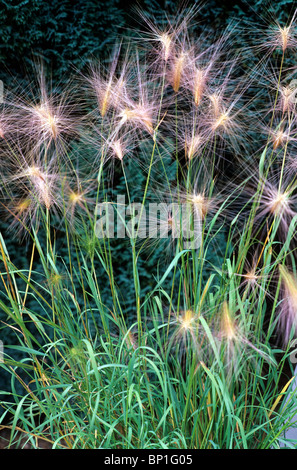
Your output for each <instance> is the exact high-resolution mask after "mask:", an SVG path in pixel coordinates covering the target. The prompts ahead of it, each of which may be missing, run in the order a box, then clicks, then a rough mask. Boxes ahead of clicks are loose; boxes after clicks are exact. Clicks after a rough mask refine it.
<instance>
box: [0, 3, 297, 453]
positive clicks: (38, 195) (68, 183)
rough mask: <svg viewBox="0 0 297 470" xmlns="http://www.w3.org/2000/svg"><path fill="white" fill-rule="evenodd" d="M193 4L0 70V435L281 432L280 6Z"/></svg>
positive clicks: (285, 174)
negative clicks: (221, 24)
mask: <svg viewBox="0 0 297 470" xmlns="http://www.w3.org/2000/svg"><path fill="white" fill-rule="evenodd" d="M199 17H200V9H199V8H192V9H188V10H186V11H183V12H180V14H179V15H177V16H176V17H175V18H173V19H170V18H169V19H168V20H166V21H164V22H163V24H162V23H160V24H158V22H157V21H155V20H154V19H152V18H150V17H149V16H148V15H147V14H146V13H143V12H140V19H141V21H142V22H143V29H144V31H143V32H141V33H139V37H135V38H134V39H133V38H132V39H131V40H129V44H127V41H126V40H125V41H121V42H120V45H115V47H114V50H113V52H112V53H111V56H110V60H109V61H107V63H104V61H102V60H100V62H98V63H96V61H95V60H94V62H93V63H91V64H90V67H89V69H88V70H87V71H86V70H85V71H84V73H81V74H80V75H79V76H78V77H71V85H69V87H68V88H67V90H62V91H61V90H60V89H57V90H56V89H55V87H54V86H53V84H51V83H50V81H48V79H47V72H46V70H45V68H44V67H41V66H40V67H39V71H38V74H37V75H38V76H37V78H36V81H35V82H32V87H31V90H32V91H30V93H27V91H26V90H25V91H23V92H20V90H19V89H18V88H17V89H12V90H9V89H8V88H7V90H5V96H4V101H3V104H1V111H0V158H1V167H0V180H1V186H0V189H1V191H0V196H1V198H0V204H1V219H2V221H4V222H3V230H2V232H1V234H0V265H1V269H0V285H1V288H0V308H1V317H0V319H1V340H2V341H3V346H4V347H3V358H1V359H2V360H1V362H0V367H1V370H3V372H4V373H5V374H6V376H7V377H8V378H9V381H10V391H9V392H5V393H4V392H3V393H2V400H1V410H2V415H1V418H0V419H1V424H0V428H1V427H2V429H8V430H9V439H8V441H7V443H6V444H7V447H10V448H12V447H14V446H18V447H28V446H29V447H34V448H37V447H39V446H40V445H41V444H40V442H43V443H44V442H46V443H47V445H48V446H50V447H53V448H71V449H74V448H80V449H87V448H101V449H103V448H108V449H110V448H113V449H117V448H121V449H136V448H141V449H164V448H165V449H218V448H228V449H252V448H261V449H268V448H279V447H281V446H283V445H285V446H287V447H292V448H294V447H296V442H294V441H292V440H291V441H290V440H289V439H286V430H287V429H288V428H289V427H290V426H291V425H292V424H293V422H294V420H295V418H294V415H295V413H296V405H295V403H296V401H295V399H294V393H293V395H290V397H291V398H290V400H289V401H287V402H285V400H286V397H288V393H289V391H290V383H291V381H292V377H293V374H294V367H295V365H294V360H292V355H291V352H292V347H293V344H294V339H295V338H296V336H297V322H296V319H297V312H296V309H297V287H296V286H297V284H296V279H297V277H296V276H297V274H296V246H297V245H296V220H297V217H296V215H297V203H296V183H297V180H296V171H295V170H296V161H295V160H296V158H295V155H296V132H295V130H296V116H297V115H296V111H297V110H296V99H295V96H296V91H297V88H296V83H295V81H294V79H295V72H296V71H295V69H292V68H290V67H289V66H288V63H289V62H288V60H289V59H290V57H294V54H295V53H296V47H297V33H296V24H295V23H296V19H295V15H293V17H292V18H288V21H287V23H286V24H279V23H273V24H272V25H268V26H267V29H266V30H265V31H263V32H262V35H260V34H255V35H254V44H251V41H253V38H252V37H251V36H250V37H249V38H247V35H245V32H246V31H245V30H244V29H240V28H239V27H238V25H236V24H232V26H231V27H229V28H228V29H227V30H226V31H220V32H218V34H217V37H214V35H213V34H212V35H209V34H207V31H203V30H202V29H199V21H198V22H197V21H196V20H199ZM194 20H195V21H194ZM199 31H200V32H199ZM255 31H256V30H255ZM239 35H242V40H243V41H244V40H247V46H246V47H243V48H242V49H238V48H237V47H235V44H238V37H239ZM235 37H236V39H237V42H236V41H235ZM269 69H271V70H272V73H271V75H270V76H268V74H267V71H268V70H269ZM275 77H276V80H275ZM5 227H6V228H5ZM12 243H14V245H12ZM17 244H20V246H21V247H22V250H23V251H24V252H25V253H26V256H25V257H22V258H18V257H17V256H16V254H15V252H14V248H13V247H16V246H17ZM20 259H21V260H23V261H22V262H20ZM22 263H23V264H22ZM8 332H9V335H8ZM11 335H13V337H14V341H13V342H12V343H9V344H7V343H6V337H8V336H9V337H11ZM16 353H17V354H19V356H18V358H16ZM292 397H293V398H292ZM284 403H286V404H285V406H284ZM20 433H21V436H22V438H21V439H19V436H20Z"/></svg>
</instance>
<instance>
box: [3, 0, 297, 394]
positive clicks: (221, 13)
mask: <svg viewBox="0 0 297 470" xmlns="http://www.w3.org/2000/svg"><path fill="white" fill-rule="evenodd" d="M194 3H195V2H187V4H186V6H188V7H190V6H192V5H193V4H194ZM136 6H138V7H140V8H142V9H143V10H145V11H147V12H149V13H150V14H152V15H154V16H155V17H156V18H157V19H158V18H159V19H162V18H163V16H162V11H167V12H168V13H169V14H170V13H173V14H174V12H175V10H176V8H177V6H178V2H177V1H175V0H169V1H166V0H163V1H156V0H142V1H141V0H140V1H139V2H135V1H134V0H124V1H121V0H97V1H96V0H77V1H73V0H51V1H40V0H24V1H20V0H6V1H3V0H0V63H1V69H0V79H1V80H2V81H3V83H4V87H5V88H6V87H7V88H11V87H14V86H15V85H16V84H21V83H22V82H25V83H26V82H27V81H29V80H30V76H31V74H32V68H33V66H34V63H35V62H36V59H38V58H40V59H42V61H43V62H44V63H45V64H46V66H47V68H48V70H50V73H51V77H52V80H53V83H54V84H56V83H62V84H63V83H64V82H67V81H68V79H69V77H70V76H71V75H72V74H73V73H74V72H75V71H81V70H83V69H84V67H85V66H86V65H87V64H88V62H89V61H92V60H94V59H96V58H105V57H108V54H109V53H110V51H111V50H112V46H113V44H114V42H115V39H116V38H117V37H118V36H121V35H124V36H127V37H128V36H131V35H133V34H134V32H135V31H136V30H137V28H138V27H139V26H140V25H139V21H138V20H137V17H136V15H135V7H136ZM293 7H294V1H289V0H283V1H274V2H273V3H268V2H267V1H262V0H259V1H256V0H251V1H250V2H248V3H247V2H243V1H230V0H225V1H223V0H208V1H206V2H205V5H204V7H203V9H202V10H201V13H200V19H201V20H203V21H202V23H203V27H204V28H206V29H207V30H209V31H213V33H214V34H215V33H216V32H217V30H218V29H220V30H223V29H224V27H225V26H226V25H228V24H229V23H230V22H231V21H232V20H233V19H234V18H236V19H242V20H248V21H249V22H253V21H256V22H259V21H260V17H259V14H263V13H264V14H265V15H266V16H267V15H269V12H272V13H273V15H274V17H275V18H277V19H279V20H282V19H283V20H286V17H287V16H288V15H289V14H290V13H291V12H292V9H293ZM265 12H266V13H265ZM202 23H201V24H202ZM197 28H198V29H199V28H201V26H200V24H198V25H197ZM127 170H128V174H129V175H130V178H131V181H133V184H134V186H135V188H139V187H141V185H142V184H143V175H142V174H141V173H137V172H135V169H133V167H132V168H127ZM172 174H173V175H174V174H175V170H174V168H173V171H172ZM117 186H118V189H120V187H121V186H122V187H123V188H124V181H123V179H121V177H120V176H119V178H118V181H117ZM0 231H1V232H2V234H3V236H4V239H5V240H7V248H8V250H9V253H10V256H11V258H12V260H13V261H14V262H15V264H16V265H17V266H19V267H22V268H26V267H28V266H29V261H30V259H29V256H30V247H28V246H27V245H26V244H25V243H23V244H19V242H18V241H17V240H14V239H13V238H12V237H11V233H7V223H6V222H5V221H4V220H0ZM61 239H62V240H63V234H61ZM216 246H222V243H221V241H220V240H217V244H216ZM127 248H128V247H127V245H125V246H124V245H123V244H121V243H118V242H117V244H116V245H115V246H114V259H116V260H117V264H116V271H115V274H116V281H117V283H118V285H119V287H120V289H121V290H122V292H124V293H125V300H126V313H127V315H128V314H130V313H131V311H133V308H134V306H133V305H132V302H133V282H132V259H131V255H130V253H129V251H128V249H127ZM59 253H60V257H61V262H62V260H63V259H64V260H65V261H66V259H67V249H66V246H65V245H63V241H61V246H60V251H59ZM162 253H163V252H162V247H160V246H159V247H157V248H156V249H155V250H154V251H152V252H150V253H149V254H147V255H144V256H143V257H142V259H141V260H140V262H139V270H140V278H141V281H142V283H143V285H145V286H146V287H145V291H146V292H144V294H145V293H147V292H149V291H150V289H151V288H152V286H153V285H154V284H155V276H156V275H157V270H156V269H157V268H156V267H157V261H158V260H159V259H160V258H161V257H162ZM211 253H212V256H213V259H211V260H210V262H212V263H214V264H216V262H217V256H219V253H218V252H217V251H216V249H215V247H214V248H213V250H212V252H211ZM35 268H36V269H37V270H38V264H37V265H36V266H35ZM100 269H101V268H100V266H98V277H100V276H102V279H104V275H103V273H102V272H101V271H100ZM161 269H162V268H161ZM129 293H130V295H129ZM102 294H103V297H104V301H106V303H107V305H108V302H109V298H110V294H109V291H108V289H107V288H105V287H104V282H102ZM0 295H1V292H0ZM30 307H31V308H33V309H37V308H38V306H37V305H30ZM0 321H1V322H6V321H7V318H6V317H5V315H4V314H3V313H2V312H0ZM0 338H1V339H2V340H3V342H4V345H9V344H13V343H14V342H15V338H14V334H13V333H12V330H11V329H9V328H7V327H3V328H2V329H1V330H0ZM15 357H16V358H17V355H15ZM9 389H10V384H9V381H8V377H7V376H6V375H5V374H4V373H3V372H1V376H0V390H6V391H8V390H9Z"/></svg>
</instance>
